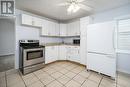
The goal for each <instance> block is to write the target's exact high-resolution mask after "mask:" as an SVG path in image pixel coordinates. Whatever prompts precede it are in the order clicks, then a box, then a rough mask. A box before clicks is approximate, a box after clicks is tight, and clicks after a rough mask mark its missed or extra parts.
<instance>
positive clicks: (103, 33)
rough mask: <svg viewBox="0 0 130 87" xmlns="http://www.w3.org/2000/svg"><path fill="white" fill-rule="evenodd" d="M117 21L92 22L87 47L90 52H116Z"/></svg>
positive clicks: (88, 32)
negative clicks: (115, 34)
mask: <svg viewBox="0 0 130 87" xmlns="http://www.w3.org/2000/svg"><path fill="white" fill-rule="evenodd" d="M114 33H115V22H113V21H112V22H105V23H98V24H92V25H89V26H88V27H87V49H88V51H90V52H98V53H105V54H114V53H115V50H114Z"/></svg>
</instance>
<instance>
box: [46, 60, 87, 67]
mask: <svg viewBox="0 0 130 87" xmlns="http://www.w3.org/2000/svg"><path fill="white" fill-rule="evenodd" d="M55 62H71V63H75V64H78V65H80V66H84V67H86V65H83V64H81V63H78V62H74V61H70V60H56V61H53V62H50V63H47V64H45V65H49V64H52V63H55Z"/></svg>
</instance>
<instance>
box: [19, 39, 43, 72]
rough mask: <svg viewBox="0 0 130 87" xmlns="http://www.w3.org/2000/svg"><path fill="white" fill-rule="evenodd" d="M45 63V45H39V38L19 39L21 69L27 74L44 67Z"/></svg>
mask: <svg viewBox="0 0 130 87" xmlns="http://www.w3.org/2000/svg"><path fill="white" fill-rule="evenodd" d="M44 64H45V47H44V46H40V45H39V40H20V41H19V69H20V71H21V72H22V73H23V74H27V73H30V72H33V71H35V70H38V69H40V68H43V67H44Z"/></svg>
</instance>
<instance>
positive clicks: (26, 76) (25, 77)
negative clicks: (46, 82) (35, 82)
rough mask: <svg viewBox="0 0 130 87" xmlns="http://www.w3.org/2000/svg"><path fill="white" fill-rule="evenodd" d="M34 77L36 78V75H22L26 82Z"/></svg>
mask: <svg viewBox="0 0 130 87" xmlns="http://www.w3.org/2000/svg"><path fill="white" fill-rule="evenodd" d="M33 77H35V75H34V74H33V73H29V74H27V75H22V78H23V79H24V80H26V79H29V78H33Z"/></svg>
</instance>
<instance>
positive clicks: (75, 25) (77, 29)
mask: <svg viewBox="0 0 130 87" xmlns="http://www.w3.org/2000/svg"><path fill="white" fill-rule="evenodd" d="M73 29H74V35H75V36H79V35H80V23H79V21H75V22H73Z"/></svg>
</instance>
